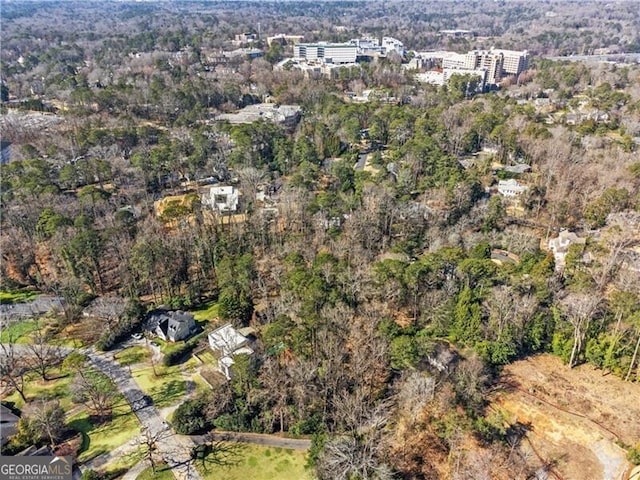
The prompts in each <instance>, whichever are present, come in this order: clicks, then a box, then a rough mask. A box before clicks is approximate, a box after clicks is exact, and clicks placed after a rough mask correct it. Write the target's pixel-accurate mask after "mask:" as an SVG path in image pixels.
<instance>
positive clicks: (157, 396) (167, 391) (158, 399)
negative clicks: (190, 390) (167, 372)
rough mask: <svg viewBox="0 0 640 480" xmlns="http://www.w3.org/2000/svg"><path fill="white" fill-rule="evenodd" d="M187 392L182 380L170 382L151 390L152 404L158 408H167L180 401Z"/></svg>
mask: <svg viewBox="0 0 640 480" xmlns="http://www.w3.org/2000/svg"><path fill="white" fill-rule="evenodd" d="M186 391H187V385H186V382H185V381H184V380H175V379H174V380H170V381H168V382H165V383H163V384H162V385H159V386H157V387H153V388H152V389H151V397H152V398H153V403H154V404H155V405H156V406H157V407H158V408H163V407H167V406H169V405H172V404H174V403H177V402H178V401H179V400H181V399H182V398H183V397H184V395H185V393H186Z"/></svg>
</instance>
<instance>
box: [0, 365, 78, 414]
mask: <svg viewBox="0 0 640 480" xmlns="http://www.w3.org/2000/svg"><path fill="white" fill-rule="evenodd" d="M48 376H49V378H51V380H46V381H45V380H42V377H40V376H39V375H36V374H33V373H31V374H29V375H28V376H27V377H26V378H25V382H24V385H25V389H24V394H25V396H26V397H27V401H29V402H33V401H35V400H44V401H51V400H58V401H59V402H60V406H61V407H62V408H63V409H64V410H65V411H67V410H69V409H71V408H73V407H74V405H73V403H72V402H71V393H70V391H69V387H70V385H71V382H72V381H73V375H70V374H68V372H66V371H64V370H62V369H60V368H51V369H50V370H49V372H48ZM3 400H6V401H8V402H12V403H14V404H15V406H16V407H18V408H22V407H23V406H24V401H23V400H22V398H21V397H20V395H18V392H13V393H12V394H11V395H7V396H6V397H5V398H3Z"/></svg>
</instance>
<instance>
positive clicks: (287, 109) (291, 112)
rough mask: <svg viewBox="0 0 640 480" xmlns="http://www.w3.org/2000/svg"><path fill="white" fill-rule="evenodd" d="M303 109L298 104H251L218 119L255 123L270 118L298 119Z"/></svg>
mask: <svg viewBox="0 0 640 480" xmlns="http://www.w3.org/2000/svg"><path fill="white" fill-rule="evenodd" d="M301 112H302V109H301V107H300V106H298V105H278V104H275V103H258V104H256V105H249V106H247V107H245V108H243V109H242V110H240V111H238V112H236V113H223V114H221V115H218V116H217V117H216V120H226V121H228V122H229V123H235V124H238V123H253V122H257V121H258V120H261V119H262V120H269V121H272V122H276V123H288V122H293V121H297V120H298V117H299V115H300V114H301Z"/></svg>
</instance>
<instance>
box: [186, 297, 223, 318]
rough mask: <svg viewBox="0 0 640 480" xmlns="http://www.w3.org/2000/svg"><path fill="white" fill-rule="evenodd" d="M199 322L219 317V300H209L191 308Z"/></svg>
mask: <svg viewBox="0 0 640 480" xmlns="http://www.w3.org/2000/svg"><path fill="white" fill-rule="evenodd" d="M189 313H191V314H193V318H195V319H196V321H198V322H211V321H212V320H214V319H215V318H217V317H218V302H207V303H203V304H202V305H199V306H197V307H196V308H194V309H193V310H189Z"/></svg>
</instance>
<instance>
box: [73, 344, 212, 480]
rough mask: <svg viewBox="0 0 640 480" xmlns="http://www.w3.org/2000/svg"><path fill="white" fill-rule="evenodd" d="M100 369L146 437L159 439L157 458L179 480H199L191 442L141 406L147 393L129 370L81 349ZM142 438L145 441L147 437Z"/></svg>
mask: <svg viewBox="0 0 640 480" xmlns="http://www.w3.org/2000/svg"><path fill="white" fill-rule="evenodd" d="M80 351H81V352H82V353H84V354H85V355H87V357H88V358H89V360H90V361H91V363H93V364H94V365H95V367H96V368H97V369H99V370H100V371H101V372H103V373H105V374H106V375H108V376H109V377H111V378H112V379H113V381H114V383H115V384H116V385H117V387H118V390H119V391H120V392H121V393H122V394H123V395H124V397H125V398H126V399H127V401H128V402H129V404H130V405H131V410H132V411H133V412H134V413H135V415H136V416H137V417H138V420H140V423H141V424H142V428H143V429H144V430H146V432H147V433H146V434H145V435H146V436H148V437H149V438H154V439H156V447H157V452H158V454H159V455H160V456H161V457H162V459H163V460H164V461H165V462H166V464H167V465H169V466H170V467H171V469H172V471H173V473H174V475H175V476H176V478H177V479H178V480H199V479H200V478H201V477H200V474H199V473H198V471H197V470H196V469H195V468H194V467H193V465H192V463H191V450H192V449H193V447H194V446H195V444H194V443H193V440H191V438H189V437H186V436H183V435H176V434H175V433H173V432H172V431H171V429H170V427H169V425H168V424H167V422H165V421H164V419H163V418H162V416H161V415H160V412H159V411H158V409H157V408H156V407H155V406H153V405H144V406H140V405H141V403H140V400H141V399H142V398H143V397H145V393H144V392H143V391H142V390H140V387H139V386H138V384H137V383H136V382H135V380H134V379H133V377H131V374H130V373H129V370H128V369H125V368H124V367H122V366H121V365H120V364H119V363H118V362H116V361H115V360H113V354H112V353H99V352H96V351H95V350H93V349H82V350H80ZM145 435H143V437H142V438H143V439H144V436H145Z"/></svg>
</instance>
